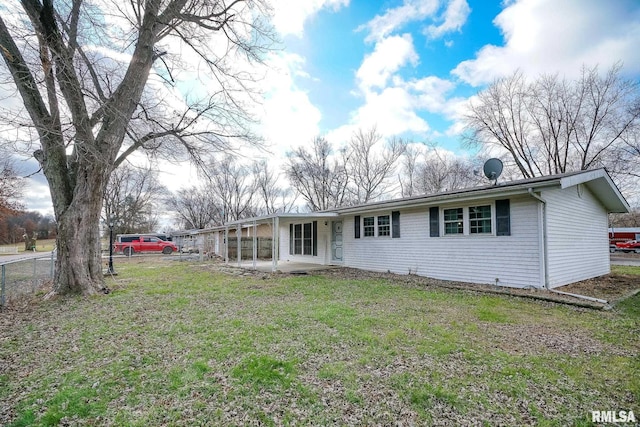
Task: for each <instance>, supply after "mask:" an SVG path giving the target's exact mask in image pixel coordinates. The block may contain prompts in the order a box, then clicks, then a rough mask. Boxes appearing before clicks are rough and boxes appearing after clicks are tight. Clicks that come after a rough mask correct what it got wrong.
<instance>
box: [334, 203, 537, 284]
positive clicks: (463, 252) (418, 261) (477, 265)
mask: <svg viewBox="0 0 640 427" xmlns="http://www.w3.org/2000/svg"><path fill="white" fill-rule="evenodd" d="M488 204H490V203H487V202H485V203H476V204H474V205H473V206H483V205H488ZM429 207H430V206H425V207H424V208H415V209H406V210H402V209H401V210H400V217H401V218H402V220H401V222H402V234H401V237H400V238H398V239H354V235H353V233H345V235H344V239H345V241H344V245H345V251H344V265H345V266H347V267H354V268H361V269H364V270H373V271H390V272H392V273H398V274H408V273H411V274H417V275H420V276H427V277H433V278H437V279H444V280H458V281H465V282H470V283H489V284H495V279H496V278H497V279H498V280H499V284H500V285H503V286H512V287H525V286H538V287H540V286H542V284H541V280H540V277H541V275H540V265H541V258H540V248H541V244H540V242H539V240H538V239H539V236H540V233H539V216H538V202H537V201H535V200H534V199H532V198H531V197H529V196H518V197H517V198H512V199H511V235H510V236H495V235H485V234H476V235H473V236H443V237H429ZM449 208H458V206H442V207H441V209H449ZM492 210H493V209H492ZM368 216H374V215H371V214H369V215H367V214H366V213H363V214H362V217H363V218H365V217H368ZM442 216H443V215H442V211H441V213H440V217H441V221H442ZM344 219H345V221H344V226H345V229H347V230H349V229H353V222H354V217H353V216H345V217H344ZM443 227H444V226H443Z"/></svg>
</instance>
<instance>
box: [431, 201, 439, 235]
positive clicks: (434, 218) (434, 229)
mask: <svg viewBox="0 0 640 427" xmlns="http://www.w3.org/2000/svg"><path fill="white" fill-rule="evenodd" d="M429 236H430V237H439V236H440V208H439V207H438V206H434V207H432V208H429Z"/></svg>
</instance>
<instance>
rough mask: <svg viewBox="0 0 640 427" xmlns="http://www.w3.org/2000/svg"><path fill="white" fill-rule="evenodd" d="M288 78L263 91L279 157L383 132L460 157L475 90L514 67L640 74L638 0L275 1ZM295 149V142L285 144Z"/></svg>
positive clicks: (268, 129)
mask: <svg viewBox="0 0 640 427" xmlns="http://www.w3.org/2000/svg"><path fill="white" fill-rule="evenodd" d="M274 4H275V17H274V24H275V26H276V29H278V31H279V32H280V34H281V37H282V40H283V44H284V48H283V50H282V51H281V52H279V53H278V54H276V55H274V58H273V63H274V64H275V67H276V69H279V70H282V73H283V74H282V75H281V80H277V79H276V80H274V81H276V83H275V84H274V85H273V86H272V87H270V88H268V89H267V100H266V104H265V109H266V111H267V112H266V115H265V117H264V118H263V120H264V132H265V136H266V137H267V140H268V141H270V142H271V143H272V144H273V145H274V146H275V147H279V148H280V149H276V150H275V154H276V155H279V154H280V155H281V154H282V153H283V152H285V151H286V150H287V149H288V148H289V147H295V146H298V145H301V144H305V143H308V142H309V141H310V139H311V138H313V136H315V135H318V134H322V135H325V136H327V138H328V139H329V140H330V141H331V142H332V143H333V144H334V145H340V144H343V143H345V142H346V141H347V140H348V139H349V137H350V134H351V133H352V132H353V130H354V129H357V128H358V127H362V128H367V127H369V126H371V125H376V126H377V129H378V131H379V132H380V133H382V134H383V135H384V136H385V137H392V136H400V137H405V138H408V139H412V140H414V141H427V142H431V143H437V144H438V145H439V146H441V147H442V148H444V149H447V150H449V151H452V152H454V153H457V154H461V153H463V152H464V147H462V145H461V144H460V129H461V123H460V116H461V114H463V112H464V106H465V105H466V103H467V102H468V100H469V98H470V97H472V96H473V95H474V94H476V93H477V92H478V91H479V90H481V89H482V88H483V87H486V85H487V84H489V83H491V82H492V81H493V80H494V79H495V78H497V77H500V76H504V75H507V74H510V73H512V72H513V71H515V70H516V69H520V70H522V71H523V72H524V73H525V74H526V75H529V76H531V77H532V78H535V77H536V76H538V75H540V74H541V73H560V74H561V75H564V76H567V77H568V78H572V77H575V76H576V75H577V74H578V73H579V72H580V68H581V67H582V66H583V65H586V66H588V67H591V66H594V65H599V67H600V69H601V70H602V71H605V70H606V69H607V68H608V67H610V66H611V65H612V64H613V63H615V62H616V61H622V63H623V64H624V66H623V73H624V74H625V75H626V76H627V77H631V78H634V79H638V78H639V76H640V53H639V52H640V46H639V45H638V40H640V1H638V0H612V1H603V0H562V1H558V0H507V1H504V2H497V1H486V0H485V1H482V0H450V1H449V0H420V1H415V0H385V1H371V0H306V1H305V0H295V1H294V0H277V1H276V2H275V3H274ZM289 149H290V148H289Z"/></svg>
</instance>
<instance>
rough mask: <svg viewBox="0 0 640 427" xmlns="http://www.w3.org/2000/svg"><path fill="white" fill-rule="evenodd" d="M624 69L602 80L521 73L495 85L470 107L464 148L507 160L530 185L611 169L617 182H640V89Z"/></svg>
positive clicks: (588, 73)
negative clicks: (533, 180) (530, 180)
mask: <svg viewBox="0 0 640 427" xmlns="http://www.w3.org/2000/svg"><path fill="white" fill-rule="evenodd" d="M621 67H622V65H621V64H616V65H614V66H613V67H611V68H610V69H609V70H608V71H607V72H606V73H605V74H604V75H600V74H599V72H598V67H597V66H596V67H592V68H586V67H583V69H582V72H581V74H580V77H579V78H577V79H575V80H568V79H566V78H561V77H560V76H559V75H557V74H555V75H542V76H540V77H538V78H537V79H535V80H533V81H529V80H528V79H527V78H526V77H525V76H524V74H523V73H522V72H521V71H517V72H515V73H514V74H512V75H510V76H508V77H505V78H502V79H498V80H496V81H495V82H494V83H493V84H492V85H491V86H489V87H488V88H487V89H486V90H483V91H481V92H480V93H479V94H478V96H477V99H476V100H474V101H472V102H471V103H470V111H469V113H468V114H467V116H466V117H465V121H466V126H467V134H466V138H467V142H468V143H469V144H470V145H471V146H473V147H480V148H482V149H484V150H485V152H495V151H496V149H498V150H497V151H499V152H500V153H501V154H502V153H507V154H508V157H509V160H510V161H511V162H512V163H513V164H514V165H515V166H516V168H517V170H518V171H519V173H520V175H521V176H522V177H525V178H530V177H535V176H542V175H553V174H559V173H564V172H569V171H576V170H586V169H591V168H595V167H606V168H607V169H608V171H609V172H610V173H611V174H612V175H613V176H614V177H616V178H618V179H622V177H623V176H624V175H632V176H635V177H638V176H640V172H639V171H640V137H639V132H640V83H639V82H637V81H632V80H628V79H625V78H623V77H622V76H621Z"/></svg>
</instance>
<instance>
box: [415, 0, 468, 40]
mask: <svg viewBox="0 0 640 427" xmlns="http://www.w3.org/2000/svg"><path fill="white" fill-rule="evenodd" d="M469 13H471V8H470V7H469V5H468V4H467V0H451V1H450V2H449V4H448V5H447V8H446V9H445V11H444V16H443V22H442V23H441V24H440V25H429V26H428V27H427V28H426V30H425V33H426V34H427V35H428V36H429V37H430V38H432V39H434V38H438V37H441V36H442V35H444V34H446V33H449V32H452V31H460V29H461V28H462V26H463V25H464V23H465V22H467V18H468V17H469Z"/></svg>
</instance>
